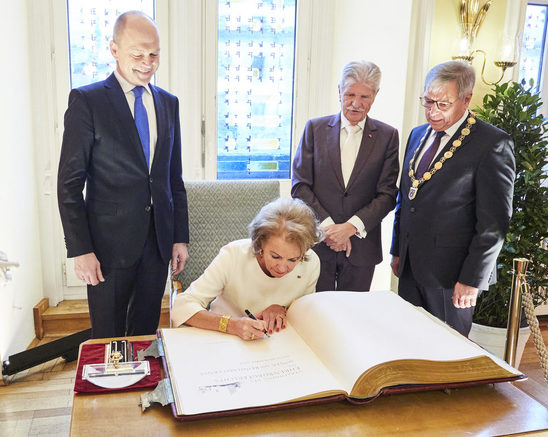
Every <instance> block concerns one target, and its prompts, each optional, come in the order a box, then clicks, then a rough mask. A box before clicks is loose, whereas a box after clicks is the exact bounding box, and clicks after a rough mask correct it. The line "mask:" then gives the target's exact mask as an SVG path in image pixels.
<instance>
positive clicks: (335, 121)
mask: <svg viewBox="0 0 548 437" xmlns="http://www.w3.org/2000/svg"><path fill="white" fill-rule="evenodd" d="M326 137H327V138H326V144H327V154H328V156H329V161H330V162H331V165H332V166H333V171H334V172H335V176H336V177H337V182H339V184H340V186H341V187H342V188H343V189H344V179H343V175H342V167H341V144H340V143H341V114H340V113H339V114H337V115H334V116H333V117H331V120H329V123H328V124H327V134H326Z"/></svg>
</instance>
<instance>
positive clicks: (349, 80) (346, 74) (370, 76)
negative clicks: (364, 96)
mask: <svg viewBox="0 0 548 437" xmlns="http://www.w3.org/2000/svg"><path fill="white" fill-rule="evenodd" d="M353 83H362V84H365V85H368V86H370V87H371V88H373V90H374V91H375V92H377V91H378V90H379V88H380V86H381V69H380V68H379V67H378V66H377V65H376V64H374V63H373V62H371V61H352V62H349V63H348V64H346V65H345V66H344V68H343V71H342V74H341V80H340V82H339V88H340V90H341V92H342V90H343V89H344V88H345V87H346V86H348V85H351V84H353Z"/></svg>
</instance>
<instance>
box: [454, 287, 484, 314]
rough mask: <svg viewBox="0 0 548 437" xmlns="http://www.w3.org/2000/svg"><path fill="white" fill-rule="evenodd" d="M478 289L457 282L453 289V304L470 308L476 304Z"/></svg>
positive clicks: (456, 306) (457, 306)
mask: <svg viewBox="0 0 548 437" xmlns="http://www.w3.org/2000/svg"><path fill="white" fill-rule="evenodd" d="M477 298H478V289H477V288H475V287H470V286H469V285H464V284H461V283H460V282H457V283H456V284H455V290H454V291H453V305H454V306H455V308H470V307H473V306H476V299H477Z"/></svg>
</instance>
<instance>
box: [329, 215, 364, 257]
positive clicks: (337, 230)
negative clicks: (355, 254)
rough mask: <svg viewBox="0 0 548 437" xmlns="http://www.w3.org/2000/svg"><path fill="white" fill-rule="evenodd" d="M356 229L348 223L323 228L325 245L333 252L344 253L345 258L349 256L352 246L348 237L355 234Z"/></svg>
mask: <svg viewBox="0 0 548 437" xmlns="http://www.w3.org/2000/svg"><path fill="white" fill-rule="evenodd" d="M356 231H357V229H356V227H355V226H354V225H353V224H351V223H348V222H344V223H339V224H333V225H329V226H326V227H325V228H324V235H325V240H324V242H325V244H327V246H328V247H329V248H330V249H332V250H334V251H335V252H341V251H343V250H344V251H346V256H347V257H348V256H350V251H351V250H352V245H351V244H350V237H351V236H352V235H355V234H356Z"/></svg>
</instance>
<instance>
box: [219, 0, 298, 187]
mask: <svg viewBox="0 0 548 437" xmlns="http://www.w3.org/2000/svg"><path fill="white" fill-rule="evenodd" d="M295 14H296V0H241V1H238V2H235V1H227V0H219V2H218V41H217V51H218V56H217V179H266V178H278V179H287V178H289V177H290V167H291V166H290V160H291V139H292V138H291V134H292V126H293V83H294V80H293V76H294V66H295V60H294V58H295V17H296V15H295Z"/></svg>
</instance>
